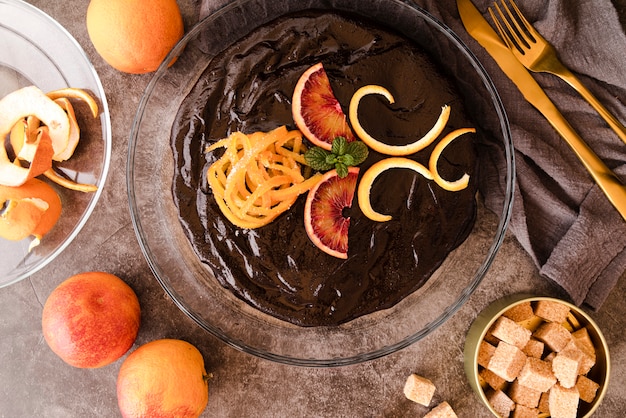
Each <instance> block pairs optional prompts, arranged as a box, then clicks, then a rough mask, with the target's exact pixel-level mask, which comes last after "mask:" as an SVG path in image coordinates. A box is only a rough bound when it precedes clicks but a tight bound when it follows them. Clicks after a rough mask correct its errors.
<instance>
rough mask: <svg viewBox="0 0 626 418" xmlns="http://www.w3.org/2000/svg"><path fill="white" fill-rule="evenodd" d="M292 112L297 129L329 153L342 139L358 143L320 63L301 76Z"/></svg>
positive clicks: (294, 94)
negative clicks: (335, 141) (336, 140)
mask: <svg viewBox="0 0 626 418" xmlns="http://www.w3.org/2000/svg"><path fill="white" fill-rule="evenodd" d="M291 111H292V114H293V120H294V122H295V123H296V126H297V127H298V129H300V131H301V132H302V134H303V135H304V136H305V137H306V138H307V139H308V140H309V141H311V142H312V143H314V144H315V145H317V146H318V147H321V148H324V149H326V150H330V148H331V145H332V143H333V140H334V139H335V138H337V137H339V136H341V137H344V138H345V139H346V140H347V141H348V142H351V141H354V140H355V137H354V134H353V133H352V130H351V129H350V126H349V125H348V122H347V119H346V115H345V114H344V112H343V110H342V108H341V105H340V103H339V101H338V100H337V98H336V97H335V94H334V93H333V90H332V88H331V86H330V80H329V79H328V75H327V74H326V70H325V69H324V66H323V65H322V63H321V62H320V63H318V64H315V65H314V66H312V67H311V68H309V69H308V70H306V71H305V72H304V73H303V74H302V75H301V76H300V79H299V80H298V83H297V84H296V87H295V90H294V92H293V100H292V105H291Z"/></svg>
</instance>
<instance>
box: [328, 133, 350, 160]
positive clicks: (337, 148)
mask: <svg viewBox="0 0 626 418" xmlns="http://www.w3.org/2000/svg"><path fill="white" fill-rule="evenodd" d="M347 145H348V141H347V140H346V138H344V137H343V136H338V137H337V138H335V139H333V145H332V148H331V150H330V152H332V153H333V154H335V155H337V156H340V155H344V154H345V153H346V146H347Z"/></svg>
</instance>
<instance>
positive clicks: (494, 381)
mask: <svg viewBox="0 0 626 418" xmlns="http://www.w3.org/2000/svg"><path fill="white" fill-rule="evenodd" d="M478 374H479V376H480V377H481V378H482V379H483V380H484V381H485V383H487V384H488V385H489V386H490V387H491V388H493V389H494V390H504V387H505V386H506V385H507V381H506V380H504V379H503V378H501V377H500V376H498V375H497V374H495V373H494V372H492V371H491V370H489V369H482V370H481V371H480V372H479V373H478Z"/></svg>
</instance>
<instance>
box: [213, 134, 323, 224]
mask: <svg viewBox="0 0 626 418" xmlns="http://www.w3.org/2000/svg"><path fill="white" fill-rule="evenodd" d="M217 148H225V151H224V154H223V155H222V156H221V157H220V158H219V159H218V160H217V161H215V162H214V163H213V164H212V165H211V166H210V167H209V169H208V170H207V181H208V183H209V186H210V187H211V190H212V192H213V195H214V196H215V200H216V202H217V204H218V206H219V207H220V210H221V211H222V213H223V214H224V216H226V218H227V219H228V220H229V221H230V222H232V223H233V224H234V225H236V226H238V227H240V228H245V229H255V228H259V227H261V226H264V225H267V224H269V223H270V222H272V221H273V220H274V219H276V217H278V216H279V215H280V214H281V213H283V212H285V211H287V210H288V209H289V208H290V207H291V206H292V205H293V204H294V202H295V201H296V199H297V198H298V196H299V195H300V194H302V193H305V192H307V191H308V190H310V189H311V188H312V187H313V186H314V185H315V184H316V183H317V182H318V181H319V180H320V178H321V174H319V173H317V174H315V175H313V176H310V177H308V174H309V173H308V171H309V170H306V169H308V167H305V172H304V173H303V170H302V167H303V166H305V164H306V163H305V161H304V153H305V152H306V146H305V145H304V144H303V143H302V133H301V132H300V131H298V130H293V131H289V130H287V128H286V127H285V126H281V127H279V128H276V129H274V130H272V131H270V132H267V133H266V132H255V133H253V134H249V135H246V134H243V133H241V132H235V133H233V134H231V135H230V136H229V137H228V138H225V139H222V140H220V141H218V142H216V143H215V144H213V145H211V146H209V147H207V149H206V151H207V152H211V151H213V150H215V149H217Z"/></svg>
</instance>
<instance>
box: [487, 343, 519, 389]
mask: <svg viewBox="0 0 626 418" xmlns="http://www.w3.org/2000/svg"><path fill="white" fill-rule="evenodd" d="M524 364H526V354H524V353H522V350H520V349H519V348H517V347H516V346H514V345H511V344H508V343H506V342H504V341H500V344H498V346H497V347H496V350H495V351H494V352H493V356H491V360H489V365H488V366H487V368H488V369H489V370H491V371H492V372H494V373H495V374H497V375H498V376H500V377H501V378H503V379H504V380H506V381H507V382H512V381H513V380H515V378H516V377H517V375H518V374H519V372H520V370H522V367H524Z"/></svg>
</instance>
